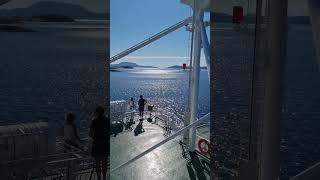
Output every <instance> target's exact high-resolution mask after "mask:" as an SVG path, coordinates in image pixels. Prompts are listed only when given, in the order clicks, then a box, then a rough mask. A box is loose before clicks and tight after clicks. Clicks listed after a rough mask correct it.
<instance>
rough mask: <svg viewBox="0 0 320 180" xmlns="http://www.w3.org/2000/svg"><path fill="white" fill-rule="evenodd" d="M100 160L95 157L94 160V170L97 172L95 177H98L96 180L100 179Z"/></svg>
mask: <svg viewBox="0 0 320 180" xmlns="http://www.w3.org/2000/svg"><path fill="white" fill-rule="evenodd" d="M100 163H101V160H100V159H97V160H96V172H97V177H98V180H101V164H100Z"/></svg>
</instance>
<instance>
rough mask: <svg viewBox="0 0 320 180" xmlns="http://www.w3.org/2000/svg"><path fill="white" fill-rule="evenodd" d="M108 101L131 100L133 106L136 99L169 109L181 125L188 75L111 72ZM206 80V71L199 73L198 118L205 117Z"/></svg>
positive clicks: (207, 108) (160, 71) (163, 71)
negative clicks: (132, 99) (141, 96)
mask: <svg viewBox="0 0 320 180" xmlns="http://www.w3.org/2000/svg"><path fill="white" fill-rule="evenodd" d="M110 81H111V84H110V98H111V100H122V99H123V100H129V99H130V97H134V99H135V101H136V103H137V101H138V100H139V96H140V95H143V96H144V98H145V99H146V100H147V101H148V102H150V103H152V104H154V105H155V106H156V107H157V108H162V109H169V111H170V113H172V118H174V119H177V121H180V122H182V115H183V113H184V112H185V111H186V108H187V104H188V98H189V97H188V92H189V91H188V87H189V84H188V83H189V73H188V71H183V70H174V69H147V68H137V69H126V70H123V71H121V72H111V76H110ZM209 91H210V90H209V80H208V73H207V71H206V70H202V71H201V72H200V91H199V92H200V93H199V114H198V117H202V116H203V115H205V114H207V113H209V111H210V105H209V104H210V94H209Z"/></svg>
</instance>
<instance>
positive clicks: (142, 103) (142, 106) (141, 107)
mask: <svg viewBox="0 0 320 180" xmlns="http://www.w3.org/2000/svg"><path fill="white" fill-rule="evenodd" d="M146 104H147V101H146V100H145V99H143V96H142V95H140V99H139V116H140V119H143V111H144V106H145V105H146Z"/></svg>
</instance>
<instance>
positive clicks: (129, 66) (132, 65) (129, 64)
mask: <svg viewBox="0 0 320 180" xmlns="http://www.w3.org/2000/svg"><path fill="white" fill-rule="evenodd" d="M119 68H123V69H133V68H157V67H154V66H141V65H138V64H136V63H132V62H121V63H119V64H110V70H112V71H114V70H116V69H119Z"/></svg>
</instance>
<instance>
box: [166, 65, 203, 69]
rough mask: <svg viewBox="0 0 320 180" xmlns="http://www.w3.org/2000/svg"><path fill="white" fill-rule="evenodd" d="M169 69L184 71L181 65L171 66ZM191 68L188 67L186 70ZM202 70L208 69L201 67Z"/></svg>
mask: <svg viewBox="0 0 320 180" xmlns="http://www.w3.org/2000/svg"><path fill="white" fill-rule="evenodd" d="M168 68H169V69H182V66H181V65H180V66H179V65H174V66H169V67H168ZM189 68H190V67H187V68H186V69H189ZM200 69H207V67H205V66H203V67H200Z"/></svg>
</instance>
